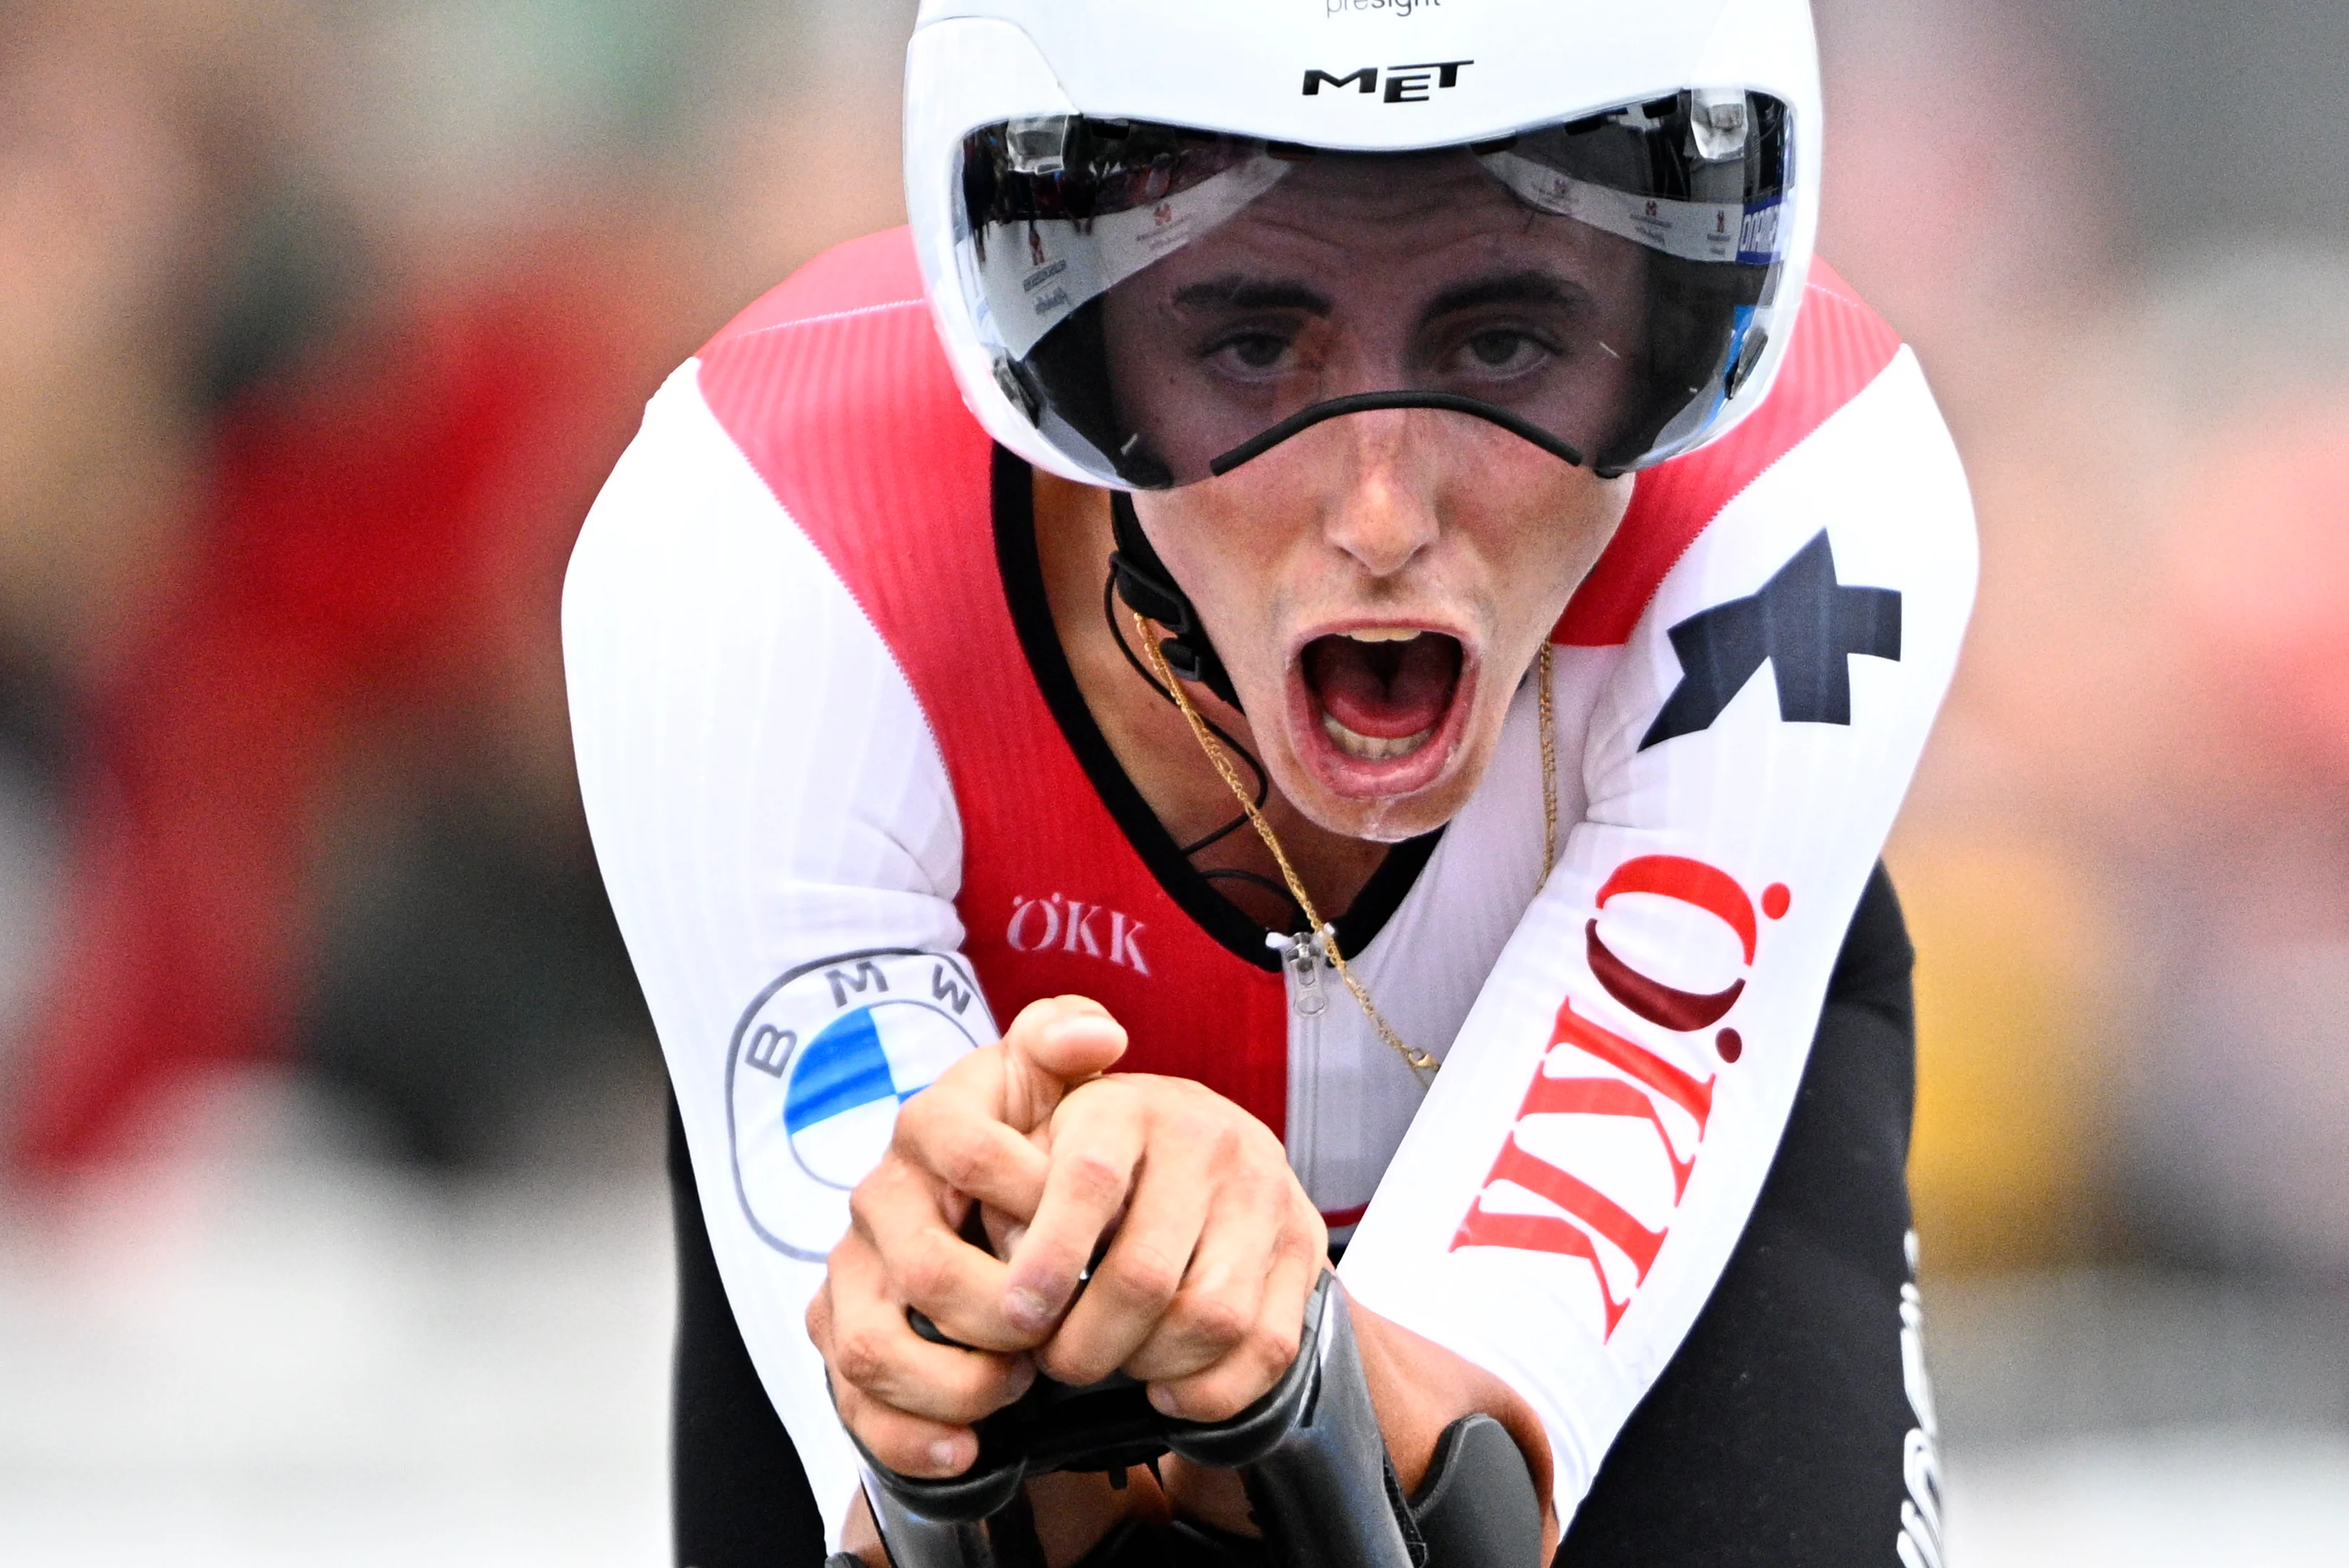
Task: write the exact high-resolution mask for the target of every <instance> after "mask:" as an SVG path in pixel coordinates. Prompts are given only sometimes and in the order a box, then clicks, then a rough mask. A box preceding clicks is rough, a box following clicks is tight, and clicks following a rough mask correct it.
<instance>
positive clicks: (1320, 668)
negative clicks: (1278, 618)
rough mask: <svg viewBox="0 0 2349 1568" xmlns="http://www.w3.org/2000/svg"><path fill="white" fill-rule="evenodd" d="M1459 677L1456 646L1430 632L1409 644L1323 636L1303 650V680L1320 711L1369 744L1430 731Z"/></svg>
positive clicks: (1458, 654)
mask: <svg viewBox="0 0 2349 1568" xmlns="http://www.w3.org/2000/svg"><path fill="white" fill-rule="evenodd" d="M1459 678H1460V645H1459V644H1458V643H1457V642H1454V640H1453V639H1450V638H1448V637H1443V636H1440V635H1437V634H1435V633H1432V632H1431V633H1428V634H1425V635H1423V636H1421V637H1418V638H1415V639H1413V640H1412V641H1410V642H1374V643H1364V642H1356V641H1355V640H1354V639H1352V638H1350V637H1324V638H1319V639H1316V640H1315V641H1314V642H1313V644H1312V645H1311V646H1310V647H1309V648H1308V649H1306V650H1305V679H1306V680H1307V681H1308V682H1309V683H1310V684H1311V686H1312V688H1313V692H1314V695H1315V696H1317V697H1319V698H1320V700H1321V705H1322V707H1324V708H1326V709H1327V710H1329V712H1330V717H1331V718H1333V719H1335V720H1337V721H1338V722H1340V724H1343V725H1345V726H1346V728H1348V729H1349V730H1351V731H1353V732H1354V733H1356V734H1358V735H1368V736H1370V737H1371V738H1372V739H1373V740H1380V741H1398V740H1402V739H1405V738H1407V737H1409V736H1412V735H1416V734H1418V733H1419V732H1421V731H1423V730H1431V729H1433V728H1434V727H1435V725H1436V724H1437V723H1438V722H1440V721H1441V720H1442V719H1443V717H1444V704H1446V703H1447V702H1449V701H1451V700H1452V690H1453V687H1454V685H1455V684H1457V683H1458V680H1459Z"/></svg>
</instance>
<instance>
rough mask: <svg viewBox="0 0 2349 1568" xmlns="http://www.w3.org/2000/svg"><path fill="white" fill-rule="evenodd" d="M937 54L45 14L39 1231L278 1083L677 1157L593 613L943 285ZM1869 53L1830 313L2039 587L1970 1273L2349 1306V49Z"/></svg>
mask: <svg viewBox="0 0 2349 1568" xmlns="http://www.w3.org/2000/svg"><path fill="white" fill-rule="evenodd" d="M911 10H912V5H911V0H766V3H764V4H753V3H751V0H391V3H385V4H378V5H366V6H355V5H341V4H333V3H330V0H73V3H71V4H66V3H62V0H19V3H18V4H16V5H13V6H11V7H8V8H7V9H6V10H5V12H0V128H5V129H0V1167H5V1177H0V1204H5V1203H6V1202H8V1201H10V1199H9V1198H8V1196H7V1194H8V1193H10V1192H18V1193H30V1192H36V1191H38V1190H40V1189H43V1188H45V1187H51V1188H53V1187H55V1186H57V1184H59V1183H67V1182H70V1180H71V1179H73V1176H74V1173H76V1172H78V1171H81V1170H85V1169H88V1168H94V1167H103V1166H106V1165H107V1164H109V1163H110V1162H119V1161H120V1160H122V1159H124V1158H139V1157H142V1156H144V1155H148V1154H151V1153H152V1152H153V1151H154V1150H155V1149H157V1148H158V1147H166V1146H169V1145H171V1143H172V1142H173V1140H175V1139H181V1140H184V1139H186V1138H189V1137H201V1136H209V1135H206V1134H203V1133H202V1132H201V1131H200V1130H191V1129H200V1128H201V1127H203V1126H206V1125H209V1124H205V1123H203V1122H202V1117H201V1116H197V1115H196V1114H195V1112H194V1111H193V1110H191V1107H195V1106H201V1105H202V1103H203V1102H204V1100H205V1096H207V1095H208V1094H209V1093H211V1090H212V1085H216V1084H217V1083H219V1082H220V1081H222V1079H223V1077H224V1076H233V1075H238V1074H251V1073H254V1072H262V1073H266V1074H287V1075H294V1076H295V1077H296V1078H298V1079H299V1081H301V1082H303V1083H304V1084H305V1085H309V1086H310V1087H311V1089H312V1090H313V1091H315V1092H316V1094H318V1095H321V1096H326V1097H327V1098H329V1099H330V1100H331V1101H332V1102H333V1103H334V1104H336V1106H340V1107H341V1114H343V1115H345V1116H347V1119H348V1122H349V1125H350V1127H353V1128H355V1129H357V1131H356V1132H355V1134H354V1136H356V1137H361V1138H363V1139H366V1140H368V1141H369V1144H370V1147H375V1148H377V1149H378V1150H379V1151H380V1152H382V1153H383V1154H385V1155H386V1156H388V1157H391V1158H402V1159H406V1160H409V1161H414V1162H419V1163H421V1164H423V1165H425V1166H428V1167H432V1168H443V1169H450V1170H460V1171H461V1170H467V1169H474V1168H483V1167H494V1166H498V1165H501V1164H504V1165H512V1164H514V1163H516V1162H527V1161H531V1160H534V1159H545V1158H595V1156H596V1154H597V1152H598V1151H600V1150H608V1149H609V1148H611V1147H614V1145H615V1143H618V1144H622V1145H629V1140H631V1139H634V1140H636V1142H635V1144H633V1145H629V1146H630V1147H643V1146H645V1145H647V1144H648V1141H649V1139H650V1138H651V1137H653V1136H654V1134H655V1133H656V1132H657V1119H658V1106H659V1088H658V1067H657V1058H656V1056H655V1054H654V1053H653V1050H652V1047H651V1044H650V1041H649V1034H648V1029H647V1024H646V1023H645V1020H644V1018H643V1015H642V1012H641V1006H640V1003H639V1002H637V1001H636V996H635V992H634V987H633V982H632V981H631V979H630V976H629V973H628V970H627V965H626V955H625V953H624V952H622V950H620V947H619V944H618V940H617V937H616V933H615V932H614V930H613V929H612V926H611V923H610V919H609V917H608V914H607V913H606V911H605V909H604V907H603V904H602V900H601V896H600V892H599V889H598V887H597V882H596V878H595V869H594V865H593V861H592V857H591V856H590V854H589V851H588V847H587V845H586V842H585V830H584V828H583V826H582V825H581V821H580V816H579V811H578V806H577V802H576V799H575V795H574V784H573V782H572V778H571V772H570V765H569V756H568V742H567V738H566V734H565V730H564V713H563V694H562V686H561V670H560V658H559V648H558V643H557V636H556V609H557V595H558V592H559V587H560V582H561V575H562V571H563V566H564V558H565V556H566V553H567V550H568V547H569V545H570V541H571V539H572V537H573V535H574V533H575V531H576V529H577V527H578V524H579V523H580V520H581V518H582V517H583V515H584V514H585V509H586V506H587V504H588V503H589V501H590V500H591V499H592V497H593V496H594V494H595V489H596V487H597V485H598V484H599V483H600V482H601V480H602V478H603V476H604V474H605V472H607V471H608V469H609V467H610V465H611V463H612V462H613V461H614V459H615V458H616V455H617V454H618V452H619V451H620V449H621V447H622V446H623V445H624V444H625V443H626V440H627V439H628V437H629V435H630V433H631V431H632V430H633V427H634V423H635V420H636V411H637V410H638V409H639V408H640V407H641V405H642V403H643V401H644V400H645V399H646V398H647V396H648V395H649V394H650V392H651V391H652V389H654V388H655V387H656V386H657V384H658V382H659V380H660V379H661V378H662V377H663V376H664V375H665V374H666V373H667V371H668V370H669V369H671V368H672V367H674V366H675V365H676V364H677V363H678V362H679V361H680V360H681V359H682V358H684V357H685V356H686V355H688V354H689V353H690V352H691V351H692V349H693V348H694V346H695V345H696V344H697V343H698V342H699V341H700V340H701V339H702V338H703V337H706V336H707V335H708V334H709V332H710V331H711V330H713V329H714V328H715V327H718V326H719V325H720V324H721V323H722V322H723V321H724V320H725V319H726V318H727V317H729V316H730V315H731V314H732V313H733V311H735V310H736V309H739V308H740V306H742V305H744V304H746V303H747V302H748V301H749V300H750V299H751V298H752V297H754V296H756V295H757V294H758V293H759V292H760V291H761V288H762V287H763V286H765V285H767V284H768V283H770V282H772V281H774V280H776V279H778V278H780V277H781V276H782V275H784V274H785V273H786V272H788V271H789V270H790V269H791V268H792V266H793V265H796V263H798V262H799V261H800V260H802V259H804V258H805V257H806V256H808V255H809V254H812V253H813V252H814V251H815V250H817V249H819V248H821V247H822V246H823V245H824V244H829V243H831V242H833V241H834V240H837V239H840V238H844V237H847V236H849V235H852V234H858V233H863V232H866V231H869V230H871V229H874V228H878V227H882V226H885V225H886V224H888V223H894V222H896V221H898V215H899V213H900V211H901V201H900V197H899V195H898V192H897V189H896V184H897V175H896V166H895V158H896V142H895V115H896V98H895V73H896V53H897V49H898V47H900V45H901V43H902V39H903V36H904V32H905V27H906V26H907V23H908V20H909V18H910V16H911ZM1818 12H1819V17H1820V23H1821V28H1822V36H1823V42H1824V44H1825V47H1826V58H1827V68H1828V103H1829V106H1830V111H1831V117H1832V118H1831V123H1830V126H1829V151H1828V157H1829V183H1828V188H1827V194H1826V226H1825V233H1824V234H1823V238H1822V249H1823V251H1824V253H1825V254H1827V255H1828V256H1829V257H1831V258H1832V259H1833V260H1834V261H1835V263H1836V265H1837V267H1838V268H1839V269H1840V270H1841V271H1843V272H1844V273H1845V275H1847V276H1848V277H1849V278H1851V279H1852V280H1853V282H1854V283H1855V284H1856V285H1857V286H1858V287H1859V288H1860V290H1861V291H1862V292H1863V293H1864V294H1866V295H1868V296H1869V297H1870V298H1871V300H1872V301H1874V303H1876V304H1877V305H1878V307H1879V308H1880V309H1882V310H1883V311H1884V312H1885V313H1886V314H1887V315H1888V316H1889V317H1890V318H1891V319H1892V321H1893V322H1894V323H1895V324H1896V325H1897V326H1898V327H1900V329H1901V330H1902V331H1903V333H1904V334H1905V335H1906V336H1907V337H1908V338H1909V341H1910V342H1911V343H1912V344H1914V345H1915V347H1916V348H1917V349H1918V352H1919V354H1920V357H1921V358H1922V359H1923V362H1924V364H1925V367H1926V369H1927V372H1928V374H1929V376H1930V378H1931V379H1932V380H1933V382H1934V385H1935V387H1936V389H1937V391H1938V392H1939V394H1940V397H1941V399H1942V400H1943V403H1944V406H1945V408H1946V410H1947V411H1948V413H1949V415H1950V417H1951V422H1952V425H1953V426H1954V428H1955V430H1956V431H1957V434H1958V438H1959V441H1960V444H1961V449H1962V451H1963V452H1964V453H1965V456H1966V459H1967V462H1968V466H1969V470H1970V472H1971V476H1972V479H1973V483H1974V485H1975V489H1976V495H1977V501H1978V504H1979V505H1980V508H1981V519H1982V539H1983V556H1984V575H1983V582H1982V600H1981V607H1980V611H1979V614H1978V617H1977V620H1976V623H1975V628H1974V631H1973V635H1972V638H1971V643H1970V647H1969V651H1968V655H1967V660H1966V663H1965V665H1964V667H1963V669H1962V670H1961V676H1960V680H1959V684H1958V688H1957V690H1956V691H1955V692H1954V694H1953V696H1952V698H1951V704H1950V707H1949V710H1948V712H1947V715H1946V717H1945V719H1944V721H1943V724H1942V728H1941V731H1940V734H1939V736H1938V738H1937V740H1936V742H1935V745H1934V748H1933V750H1932V752H1931V753H1930V756H1929V759H1928V763H1927V765H1926V768H1925V772H1924V774H1923V775H1922V777H1921V778H1920V782H1919V785H1918V789H1917V793H1916V795H1915V797H1914V799H1913V802H1912V805H1911V807H1910V809H1909V813H1908V815H1907V816H1906V818H1905V819H1904V823H1903V826H1902V827H1901V829H1900V831H1899V835H1898V836H1897V837H1896V840H1895V843H1894V846H1893V848H1892V851H1891V854H1890V859H1891V861H1892V865H1893V869H1894V872H1895V875H1896V878H1897V879H1898V881H1899V885H1900V887H1901V888H1902V891H1903V894H1904V897H1905V898H1906V900H1907V902H1908V905H1909V912H1910V918H1911V921H1912V925H1913V928H1914V930H1915V933H1916V936H1917V940H1918V943H1919V947H1920V952H1921V954H1922V958H1921V963H1920V997H1921V1002H1922V1007H1923V1026H1922V1052H1923V1084H1922V1089H1921V1095H1920V1134H1919V1143H1918V1148H1917V1152H1916V1164H1915V1176H1916V1180H1917V1185H1918V1192H1919V1204H1920V1220H1921V1227H1920V1228H1921V1229H1922V1231H1923V1234H1924V1238H1925V1246H1926V1251H1927V1257H1928V1263H1929V1267H1930V1268H1935V1269H1939V1270H1961V1269H1965V1270H1982V1269H1997V1268H2014V1267H2025V1266H2037V1265H2044V1264H2051V1263H2065V1262H2091V1261H2106V1262H2110V1261H2121V1262H2127V1261H2132V1260H2134V1261H2140V1262H2142V1261H2158V1262H2167V1263H2171V1264H2177V1265H2181V1266H2186V1267H2192V1268H2207V1269H2213V1270H2220V1271H2237V1272H2281V1273H2286V1274H2297V1275H2305V1276H2324V1275H2330V1274H2343V1273H2349V1138H2344V1137H2342V1136H2341V1135H2340V1133H2339V1131H2338V1128H2339V1127H2341V1125H2342V1124H2343V1123H2344V1121H2349V1049H2344V1047H2349V1023H2344V1018H2349V811H2344V806H2349V264H2344V261H2343V260H2342V259H2341V258H2342V256H2343V254H2344V244H2343V242H2344V240H2349V199H2344V197H2349V177H2344V174H2343V173H2342V171H2343V170H2344V169H2349V120H2344V119H2342V118H2340V117H2339V116H2338V114H2337V112H2336V111H2335V110H2334V109H2333V103H2334V101H2335V100H2336V99H2337V97H2338V92H2337V81H2336V78H2337V75H2338V69H2339V62H2340V61H2342V60H2343V59H2344V58H2349V9H2344V7H2342V6H2340V5H2338V4H2337V0H2258V3H2245V4H2240V5H2230V6H2228V7H2224V8H2223V9H2220V8H2212V7H2209V6H2208V5H2200V4H2193V3H2189V0H2127V3H2124V0H2063V3H2061V4H2042V5H2024V4H2022V3H2021V0H1875V3H1863V0H1818Z"/></svg>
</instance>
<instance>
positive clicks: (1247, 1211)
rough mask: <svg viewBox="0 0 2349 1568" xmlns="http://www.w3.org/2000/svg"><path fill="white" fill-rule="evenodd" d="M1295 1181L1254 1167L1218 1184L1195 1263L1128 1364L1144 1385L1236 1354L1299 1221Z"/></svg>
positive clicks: (1285, 1172)
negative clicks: (1271, 1264)
mask: <svg viewBox="0 0 2349 1568" xmlns="http://www.w3.org/2000/svg"><path fill="white" fill-rule="evenodd" d="M1293 1185H1294V1184H1293V1179H1292V1178H1290V1176H1289V1174H1288V1168H1287V1167H1286V1166H1283V1167H1282V1168H1280V1170H1278V1172H1274V1171H1268V1170H1262V1169H1251V1170H1243V1171H1237V1172H1233V1173H1230V1174H1228V1175H1227V1176H1226V1179H1224V1180H1223V1181H1221V1182H1220V1183H1218V1184H1217V1186H1216V1193H1215V1201H1214V1204H1213V1206H1212V1207H1211V1208H1210V1209H1209V1210H1208V1212H1207V1218H1206V1226H1205V1228H1204V1230H1203V1231H1202V1234H1201V1235H1200V1237H1199V1241H1198V1245H1197V1247H1196V1248H1195V1250H1194V1251H1193V1253H1192V1256H1191V1264H1190V1268H1189V1269H1188V1270H1187V1271H1186V1272H1185V1275H1184V1277H1183V1280H1182V1282H1181V1283H1180V1285H1179V1286H1178V1287H1177V1288H1176V1291H1175V1293H1174V1299H1173V1300H1172V1301H1171V1302H1170V1303H1167V1306H1166V1309H1165V1311H1164V1313H1162V1314H1160V1315H1159V1318H1158V1321H1157V1322H1156V1323H1154V1324H1153V1325H1152V1330H1151V1333H1150V1334H1148V1335H1147V1336H1146V1337H1145V1338H1144V1339H1143V1341H1142V1342H1141V1343H1140V1344H1138V1345H1135V1346H1134V1348H1133V1350H1132V1351H1130V1352H1129V1353H1128V1358H1127V1359H1126V1360H1125V1361H1124V1362H1123V1364H1122V1365H1123V1366H1124V1367H1125V1369H1126V1371H1127V1372H1129V1373H1131V1374H1132V1375H1133V1376H1136V1377H1139V1378H1141V1379H1142V1380H1143V1382H1145V1383H1150V1382H1163V1381H1166V1380H1168V1379H1172V1378H1178V1377H1188V1376H1191V1375H1192V1374H1194V1373H1196V1372H1202V1371H1205V1370H1206V1368H1207V1367H1210V1366H1214V1365H1216V1363H1217V1362H1219V1361H1221V1360H1222V1359H1223V1358H1224V1357H1225V1356H1226V1355H1230V1354H1231V1353H1232V1351H1233V1350H1234V1349H1236V1348H1237V1346H1238V1345H1239V1344H1240V1342H1241V1341H1242V1340H1243V1339H1245V1338H1246V1337H1247V1334H1249V1332H1250V1331H1251V1330H1253V1329H1254V1328H1255V1327H1256V1324H1257V1319H1258V1318H1259V1317H1261V1316H1262V1315H1263V1314H1264V1297H1265V1289H1266V1285H1267V1282H1268V1279H1269V1278H1270V1273H1269V1271H1268V1268H1267V1262H1268V1260H1269V1259H1271V1258H1273V1257H1274V1256H1276V1254H1278V1252H1279V1251H1280V1250H1281V1247H1282V1245H1283V1241H1284V1237H1285V1235H1286V1233H1287V1232H1288V1231H1289V1230H1290V1229H1291V1228H1293V1227H1294V1225H1295V1224H1296V1217H1295V1215H1294V1214H1293V1213H1292V1212H1291V1204H1290V1199H1291V1198H1292V1197H1293V1196H1294V1191H1293Z"/></svg>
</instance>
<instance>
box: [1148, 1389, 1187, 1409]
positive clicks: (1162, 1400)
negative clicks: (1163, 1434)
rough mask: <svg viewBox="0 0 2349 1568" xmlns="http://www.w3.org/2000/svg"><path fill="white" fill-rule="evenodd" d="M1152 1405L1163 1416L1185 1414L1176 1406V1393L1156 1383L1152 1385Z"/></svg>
mask: <svg viewBox="0 0 2349 1568" xmlns="http://www.w3.org/2000/svg"><path fill="white" fill-rule="evenodd" d="M1150 1407H1151V1408H1152V1409H1154V1410H1155V1411H1157V1412H1158V1413H1159V1414H1160V1415H1162V1416H1174V1417H1180V1416H1181V1415H1182V1414H1183V1412H1182V1411H1180V1410H1177V1409H1176V1408H1174V1394H1173V1393H1172V1392H1171V1391H1170V1390H1168V1389H1165V1388H1163V1387H1161V1386H1158V1385H1157V1384H1155V1383H1154V1384H1152V1385H1151V1386H1150Z"/></svg>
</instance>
